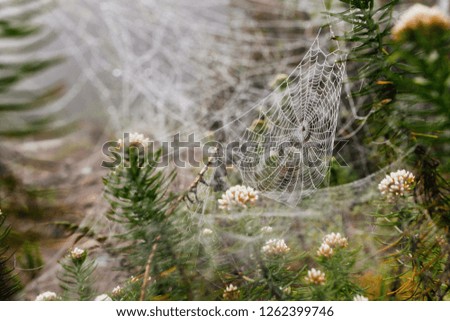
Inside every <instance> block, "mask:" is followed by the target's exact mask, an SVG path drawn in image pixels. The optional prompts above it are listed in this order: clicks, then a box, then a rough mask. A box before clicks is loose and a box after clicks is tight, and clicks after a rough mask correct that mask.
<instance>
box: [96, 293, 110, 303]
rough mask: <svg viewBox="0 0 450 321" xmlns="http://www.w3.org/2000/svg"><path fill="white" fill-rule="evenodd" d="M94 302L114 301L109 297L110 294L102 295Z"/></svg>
mask: <svg viewBox="0 0 450 321" xmlns="http://www.w3.org/2000/svg"><path fill="white" fill-rule="evenodd" d="M94 301H112V299H111V298H110V297H109V295H108V294H104V293H103V294H100V295H99V296H96V297H95V299H94Z"/></svg>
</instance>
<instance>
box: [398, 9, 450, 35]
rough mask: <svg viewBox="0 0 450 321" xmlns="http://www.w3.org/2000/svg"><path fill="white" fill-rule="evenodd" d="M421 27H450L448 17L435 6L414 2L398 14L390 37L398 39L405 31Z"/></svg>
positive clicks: (444, 28) (445, 28) (446, 28)
mask: <svg viewBox="0 0 450 321" xmlns="http://www.w3.org/2000/svg"><path fill="white" fill-rule="evenodd" d="M421 28H426V29H429V28H439V29H443V30H448V29H450V18H449V17H448V16H447V15H446V14H445V13H444V12H442V11H440V10H439V9H438V8H437V7H427V6H424V5H422V4H418V3H417V4H415V5H413V6H412V7H410V8H409V9H408V10H406V11H405V13H403V14H402V15H401V16H400V19H399V20H398V21H397V23H396V24H395V25H394V27H393V28H392V32H391V33H392V38H393V39H395V40H400V39H401V38H402V37H403V36H404V35H405V34H406V33H407V32H409V31H414V30H419V29H421Z"/></svg>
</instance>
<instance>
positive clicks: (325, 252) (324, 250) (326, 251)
mask: <svg viewBox="0 0 450 321" xmlns="http://www.w3.org/2000/svg"><path fill="white" fill-rule="evenodd" d="M333 253H334V251H333V248H332V247H331V246H329V245H328V244H326V243H322V245H320V247H319V249H318V250H317V255H318V256H324V257H331V256H332V255H333Z"/></svg>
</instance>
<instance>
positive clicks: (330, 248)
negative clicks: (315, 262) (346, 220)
mask: <svg viewBox="0 0 450 321" xmlns="http://www.w3.org/2000/svg"><path fill="white" fill-rule="evenodd" d="M347 246H348V241H347V238H346V237H343V236H341V233H331V234H327V235H325V236H324V237H323V239H322V244H321V245H320V247H319V249H318V250H317V255H318V256H323V257H331V256H332V255H333V254H334V249H335V248H337V247H341V248H344V247H347Z"/></svg>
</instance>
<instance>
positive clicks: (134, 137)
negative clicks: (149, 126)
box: [117, 133, 150, 148]
mask: <svg viewBox="0 0 450 321" xmlns="http://www.w3.org/2000/svg"><path fill="white" fill-rule="evenodd" d="M149 142H150V139H148V138H147V137H144V135H143V134H139V133H130V136H129V143H130V146H147V145H148V143H149ZM117 143H118V144H119V148H122V147H124V144H125V142H124V141H123V140H122V138H120V139H119V140H118V141H117Z"/></svg>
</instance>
